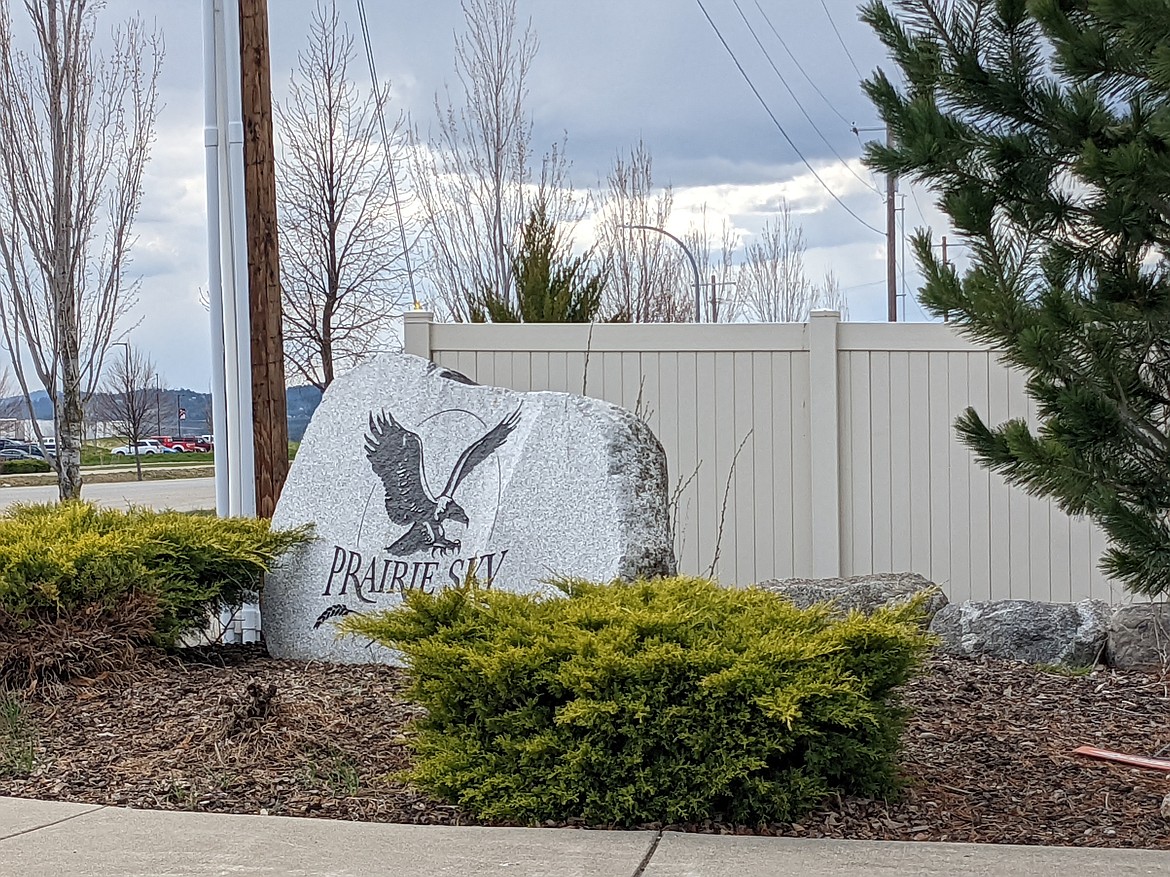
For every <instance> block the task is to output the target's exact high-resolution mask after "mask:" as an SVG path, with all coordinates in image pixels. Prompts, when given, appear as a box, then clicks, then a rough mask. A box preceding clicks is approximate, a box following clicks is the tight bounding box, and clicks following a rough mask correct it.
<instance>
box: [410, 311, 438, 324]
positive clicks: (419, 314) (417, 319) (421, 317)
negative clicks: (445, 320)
mask: <svg viewBox="0 0 1170 877" xmlns="http://www.w3.org/2000/svg"><path fill="white" fill-rule="evenodd" d="M402 319H403V322H406V323H433V322H434V320H435V315H434V312H432V311H406V312H405V313H403V315H402Z"/></svg>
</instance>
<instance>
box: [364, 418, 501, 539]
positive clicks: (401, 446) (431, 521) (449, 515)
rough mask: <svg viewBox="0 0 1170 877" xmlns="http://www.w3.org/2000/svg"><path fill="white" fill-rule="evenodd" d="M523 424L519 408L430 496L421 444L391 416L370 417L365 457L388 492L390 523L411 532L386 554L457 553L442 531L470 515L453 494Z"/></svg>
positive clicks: (467, 454) (470, 450) (467, 452)
mask: <svg viewBox="0 0 1170 877" xmlns="http://www.w3.org/2000/svg"><path fill="white" fill-rule="evenodd" d="M519 422H520V409H519V408H517V409H516V410H515V411H513V412H512V413H511V414H509V415H508V416H507V417H505V418H504V419H503V420H501V421H500V422H499V423H497V424H496V425H495V426H494V427H492V428H491V429H489V430H488V431H487V432H486V433H485V434H484V435H483V436H481V437H480V438H479V439H477V440H476V441H475V442H474V443H472V445H471V446H470V447H469V448H467V450H465V451H464V452H463V453H462V454H460V455H459V459H458V460H457V461H456V463H455V468H454V469H452V470H451V476H450V477H449V478H448V479H447V484H446V485H445V486H444V487H443V490H442V492H440V493H439V495H438V496H432V495H431V491H430V488H429V487H428V486H427V479H426V472H425V471H424V467H423V446H422V440H421V439H420V438H419V437H418V435H417V434H415V433H413V432H411V431H410V430H409V429H407V428H406V427H404V426H403V425H402V424H401V423H399V422H398V421H397V420H395V419H394V415H393V414H387V413H386V412H385V411H383V412H382V413H381V414H380V415H379V416H378V417H377V418H375V417H374V414H373V412H371V413H370V431H369V433H368V434H367V435H366V457H368V458H369V460H370V467H371V468H372V469H373V470H374V474H375V475H377V476H378V478H380V479H381V481H382V486H383V487H384V488H385V491H386V514H387V515H388V516H389V518H390V521H391V523H394V524H397V525H398V526H400V527H408V528H409V529H408V530H407V531H406V533H404V534H403V535H402V536H401V537H400V538H399V539H398V540H397V541H396V542H395V543H394V544H393V545H390V546H389V547H387V549H386V550H387V551H389V552H390V553H391V554H394V555H398V556H400V557H402V556H406V555H409V554H414V553H415V552H417V551H424V550H430V552H431V556H432V557H433V556H434V555H435V554H436V553H441V554H446V553H447V552H454V551H458V550H459V547H460V545H461V543H460V542H459V541H458V540H454V539H448V538H447V534H446V532H445V531H444V529H443V524H444V523H445V522H447V521H455V522H456V523H459V524H463V525H464V526H466V525H467V524H468V523H469V521H468V518H467V512H466V511H464V510H463V507H462V506H461V505H459V503H457V502H455V491H456V490H457V489H458V487H459V485H460V484H461V483H462V482H463V479H465V478H466V477H467V476H468V475H470V474H471V472H472V471H473V470H474V469H475V467H476V466H478V465H479V464H480V463H482V462H483V461H484V460H486V459H487V458H488V457H490V456H491V455H492V454H493V453H495V452H496V451H497V450H499V448H500V447H501V446H502V445H503V444H504V442H505V441H507V439H508V436H509V435H511V434H512V430H514V429H515V428H516V425H517V424H518V423H519Z"/></svg>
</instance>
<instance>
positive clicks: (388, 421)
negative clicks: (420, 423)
mask: <svg viewBox="0 0 1170 877" xmlns="http://www.w3.org/2000/svg"><path fill="white" fill-rule="evenodd" d="M366 456H367V457H368V458H369V460H370V467H371V468H372V469H373V470H374V474H375V475H377V476H378V477H379V478H380V479H381V480H382V486H383V487H384V488H385V491H386V514H387V515H389V517H390V520H391V522H393V523H395V524H398V525H399V526H408V525H410V524H414V523H416V522H418V521H424V520H426V519H427V518H429V517H430V516H431V515H432V514H433V513H434V511H435V498H434V497H433V496H431V494H430V491H428V490H427V486H426V478H425V476H424V474H423V448H422V441H421V440H420V439H419V437H418V436H417V435H416V434H415V433H413V432H411V431H410V430H409V429H407V428H406V427H404V426H403V425H402V424H401V423H399V422H398V421H397V420H395V419H394V415H393V414H387V413H386V412H382V414H381V415H380V416H379V417H378V418H377V419H375V418H374V415H373V413H371V414H370V431H369V434H367V435H366Z"/></svg>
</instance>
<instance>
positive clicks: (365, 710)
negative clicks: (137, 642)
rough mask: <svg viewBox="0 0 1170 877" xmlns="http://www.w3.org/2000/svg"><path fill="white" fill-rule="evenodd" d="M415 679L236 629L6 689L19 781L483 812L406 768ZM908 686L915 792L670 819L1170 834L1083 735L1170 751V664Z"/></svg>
mask: <svg viewBox="0 0 1170 877" xmlns="http://www.w3.org/2000/svg"><path fill="white" fill-rule="evenodd" d="M404 687H405V680H404V676H403V672H402V671H400V670H396V669H393V668H388V667H355V666H330V665H321V664H303V663H296V662H291V661H277V660H273V659H270V658H268V657H266V656H265V655H264V654H263V653H262V652H261V651H260V650H259V649H257V648H252V647H233V648H224V649H218V650H209V651H207V652H205V653H202V654H201V655H200V656H199V657H198V658H197V659H194V660H192V659H191V658H188V659H185V660H182V661H178V660H168V661H164V662H161V663H158V664H155V665H152V666H148V667H146V668H144V669H142V670H141V671H139V672H138V673H137V674H136V675H135V676H134V677H133V678H130V679H120V680H113V679H106V680H94V681H92V682H90V683H89V684H84V685H73V686H63V687H58V688H56V689H54V690H53V691H50V692H40V693H39V694H38V696H37V697H35V698H28V697H25V698H23V699H22V700H21V701H19V702H18V703H17V704H16V705H15V706H14V705H13V695H12V694H11V693H9V694H7V695H5V697H7V701H6V702H0V795H11V796H17V797H29V798H43V799H53V800H67V801H80V802H88V803H97V804H108V805H116V806H129V807H138V808H155V809H165V810H198V811H204V812H217V813H252V814H255V813H268V814H273V815H285V816H319V817H328V818H336V819H360V820H372V821H387V822H410V823H436V824H470V823H474V822H475V820H473V819H471V818H469V817H467V816H466V815H465V814H462V813H461V812H460V811H459V810H458V809H457V808H455V807H452V806H450V805H446V804H442V803H440V802H436V801H434V800H432V799H430V798H428V797H427V796H425V795H423V794H421V793H420V792H418V791H417V790H415V789H412V788H411V787H409V786H408V785H405V784H403V783H402V782H400V781H399V780H398V779H396V773H397V772H398V771H400V770H401V769H402V768H404V767H405V766H406V765H407V764H408V763H409V752H408V749H407V746H406V737H405V733H406V731H405V727H404V726H405V724H406V722H408V721H409V720H410V719H411V718H412V717H413V716H415V715H417V713H418V708H417V707H416V706H414V705H413V704H411V703H409V702H408V701H406V700H405V699H404V697H403V694H402V692H403V690H404ZM906 699H907V702H908V704H909V705H910V706H911V708H912V709H913V711H914V716H913V718H912V719H911V721H910V724H909V727H908V729H907V734H906V738H905V747H904V752H903V756H902V761H901V764H902V769H903V772H904V774H905V777H906V781H907V787H906V790H905V793H904V795H903V797H902V799H901V800H899V801H896V802H888V803H887V802H883V801H869V800H861V799H851V798H846V799H843V800H839V801H832V802H830V803H829V804H828V805H827V806H825V807H824V808H823V809H821V810H819V811H817V812H816V813H813V814H810V815H809V816H808V817H807V818H806V819H803V820H801V822H799V823H798V824H783V825H765V826H753V827H750V828H749V827H742V826H740V827H737V826H729V825H720V824H715V823H704V824H699V825H687V826H670V827H671V828H678V829H684V830H691V831H706V832H720V833H759V834H783V835H792V836H799V837H835V838H860V839H871V840H872V839H877V840H939V841H943V840H945V841H953V842H985V843H1015V844H1048V845H1071V846H1094V847H1134V848H1137V847H1145V848H1152V849H1170V774H1166V773H1158V772H1154V771H1150V770H1140V769H1134V768H1129V767H1124V766H1120V765H1116V764H1111V763H1107V762H1101V761H1093V760H1090V759H1085V758H1082V757H1079V756H1074V755H1072V754H1071V751H1072V750H1073V749H1074V748H1076V747H1077V746H1080V745H1083V744H1089V745H1095V746H1100V747H1102V748H1106V749H1112V750H1119V751H1123V752H1128V753H1132V754H1138V755H1147V756H1152V755H1156V754H1158V753H1159V752H1162V754H1163V755H1165V754H1167V753H1170V675H1166V674H1163V675H1155V674H1143V673H1121V672H1117V671H1113V670H1106V669H1103V668H1099V669H1097V670H1096V671H1094V672H1093V673H1091V674H1089V675H1087V676H1063V675H1058V674H1055V673H1052V672H1047V671H1044V670H1039V669H1035V668H1030V667H1026V666H1023V665H1017V664H1010V663H1006V662H1002V661H983V662H975V661H966V660H959V659H951V658H946V657H942V656H936V657H934V658H932V659H931V661H930V662H929V664H928V666H927V667H926V669H925V671H924V673H923V674H922V675H921V676H920V677H919V678H918V679H916V680H915V681H914V682H913V683H912V684H911V685H910V686H909V687H908V690H907V692H906ZM14 734H15V735H16V736H15V738H14V736H13V735H14ZM6 735H7V736H6ZM22 740H23V741H24V742H25V743H26V744H27V752H26V757H22V756H21V751H22V750H21V749H20V745H19V744H21V741H22ZM642 827H646V826H642Z"/></svg>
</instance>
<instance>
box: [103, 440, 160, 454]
mask: <svg viewBox="0 0 1170 877" xmlns="http://www.w3.org/2000/svg"><path fill="white" fill-rule="evenodd" d="M110 453H111V454H113V455H114V456H115V457H133V456H139V457H145V456H149V455H151V454H165V453H167V449H166V448H165V447H163V446H162V445H161V444H159V443H158V442H156V441H154V440H153V439H143V440H142V441H140V442H139V443H138V444H137V445H120V446H118V447H116V448H113V449H112V450H111V451H110Z"/></svg>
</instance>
